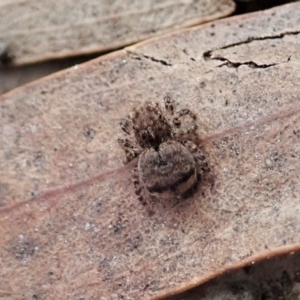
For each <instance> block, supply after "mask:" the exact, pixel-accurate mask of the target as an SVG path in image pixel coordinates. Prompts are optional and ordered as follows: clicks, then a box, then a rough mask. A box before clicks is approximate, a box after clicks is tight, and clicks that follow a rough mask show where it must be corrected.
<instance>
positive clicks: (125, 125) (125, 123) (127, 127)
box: [119, 118, 132, 135]
mask: <svg viewBox="0 0 300 300" xmlns="http://www.w3.org/2000/svg"><path fill="white" fill-rule="evenodd" d="M119 125H120V127H121V129H122V130H123V131H124V132H125V133H126V134H128V135H130V134H131V133H132V122H131V120H130V119H129V118H122V119H121V120H120V123H119Z"/></svg>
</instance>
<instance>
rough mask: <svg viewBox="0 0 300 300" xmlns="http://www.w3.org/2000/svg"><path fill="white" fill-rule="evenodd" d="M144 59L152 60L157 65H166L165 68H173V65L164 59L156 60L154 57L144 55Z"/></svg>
mask: <svg viewBox="0 0 300 300" xmlns="http://www.w3.org/2000/svg"><path fill="white" fill-rule="evenodd" d="M142 56H143V57H144V58H146V59H150V60H152V61H154V62H156V63H160V64H162V65H164V66H168V67H171V66H173V65H172V64H170V63H168V62H166V61H165V60H163V59H157V58H154V57H151V56H148V55H144V54H143V55H142Z"/></svg>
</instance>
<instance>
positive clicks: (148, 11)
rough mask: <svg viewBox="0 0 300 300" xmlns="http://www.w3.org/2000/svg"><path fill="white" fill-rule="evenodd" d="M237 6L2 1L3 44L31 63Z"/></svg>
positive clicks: (190, 0) (225, 2)
mask: <svg viewBox="0 0 300 300" xmlns="http://www.w3.org/2000/svg"><path fill="white" fill-rule="evenodd" d="M233 10H234V2H233V1H232V0H201V1H199V0H187V1H178V0H177V1H168V0H164V1H158V0H155V1H153V0H152V1H151V0H149V1H139V0H134V1H116V0H115V1H111V0H101V1H99V0H97V1H96V0H90V1H85V0H63V1H51V0H47V1H46V0H44V1H41V0H25V1H11V2H4V3H0V28H1V32H0V43H1V42H2V43H4V44H5V45H7V48H8V53H9V56H10V57H11V58H12V62H13V63H14V64H27V63H32V62H36V61H41V60H45V59H51V58H52V59H53V58H58V57H66V56H70V55H73V56H74V55H78V54H87V53H92V52H99V51H107V50H111V49H116V48H120V47H122V46H124V45H128V44H131V43H134V42H137V41H140V40H144V39H147V38H149V37H154V36H157V35H159V34H163V33H167V32H170V31H172V30H174V29H180V28H183V27H187V26H192V25H196V24H200V23H204V22H207V21H210V20H214V19H218V18H221V17H223V16H227V15H229V14H230V13H232V12H233ZM0 61H1V59H0Z"/></svg>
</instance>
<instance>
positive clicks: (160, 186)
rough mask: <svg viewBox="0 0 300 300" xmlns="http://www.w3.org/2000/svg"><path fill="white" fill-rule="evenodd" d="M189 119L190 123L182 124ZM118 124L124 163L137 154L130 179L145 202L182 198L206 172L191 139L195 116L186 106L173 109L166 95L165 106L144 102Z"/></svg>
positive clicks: (205, 166)
mask: <svg viewBox="0 0 300 300" xmlns="http://www.w3.org/2000/svg"><path fill="white" fill-rule="evenodd" d="M188 119H190V122H189V124H185V126H182V122H184V121H187V120H188ZM185 123H186V122H185ZM120 126H121V129H122V130H123V134H124V138H122V139H118V143H119V144H120V146H121V147H122V149H123V150H124V151H125V155H126V161H125V162H124V163H128V162H130V161H131V160H132V159H134V158H135V157H138V156H139V160H138V166H137V168H135V169H134V175H133V180H134V186H135V191H136V194H137V195H138V196H139V199H140V200H142V201H143V202H144V204H150V205H151V204H154V203H155V202H157V201H158V200H159V199H161V198H168V199H170V198H173V199H179V198H181V197H185V196H186V195H188V194H189V192H190V191H191V190H193V188H194V187H195V185H196V183H197V181H198V180H199V179H201V177H203V174H204V172H205V171H207V169H208V165H207V162H206V159H205V156H204V154H203V152H202V151H201V150H200V149H198V148H197V146H196V145H195V143H194V142H193V140H195V138H196V130H197V124H196V115H195V114H194V113H193V112H191V111H190V110H189V109H181V110H179V111H176V110H175V103H174V100H173V99H171V98H170V97H169V96H167V97H165V98H164V109H162V108H161V107H160V105H159V103H157V102H146V103H143V104H141V105H139V106H137V107H136V108H134V110H133V111H132V112H131V113H130V114H129V116H128V117H126V118H123V119H122V120H121V121H120Z"/></svg>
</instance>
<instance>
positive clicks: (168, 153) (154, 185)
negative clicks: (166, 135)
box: [137, 141, 197, 199]
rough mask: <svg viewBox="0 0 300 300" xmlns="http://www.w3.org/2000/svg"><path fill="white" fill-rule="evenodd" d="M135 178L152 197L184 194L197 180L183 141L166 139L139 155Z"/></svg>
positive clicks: (194, 165) (194, 166)
mask: <svg viewBox="0 0 300 300" xmlns="http://www.w3.org/2000/svg"><path fill="white" fill-rule="evenodd" d="M137 173H138V176H139V178H138V180H139V182H140V183H141V185H142V186H143V188H144V191H146V194H148V196H149V197H150V198H152V199H159V198H160V197H163V198H169V197H172V196H174V195H176V196H182V195H185V194H186V193H187V192H188V191H189V190H190V189H191V188H193V187H194V186H195V184H196V182H197V170H196V162H195V159H194V157H193V155H192V154H191V153H190V152H189V151H188V149H187V148H185V147H184V146H183V145H182V144H180V143H178V142H176V141H167V142H165V143H162V144H160V146H159V147H158V149H157V150H155V149H154V148H150V149H147V150H145V151H144V152H143V153H142V154H141V155H140V157H139V162H138V167H137Z"/></svg>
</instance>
